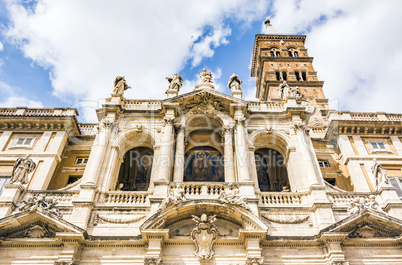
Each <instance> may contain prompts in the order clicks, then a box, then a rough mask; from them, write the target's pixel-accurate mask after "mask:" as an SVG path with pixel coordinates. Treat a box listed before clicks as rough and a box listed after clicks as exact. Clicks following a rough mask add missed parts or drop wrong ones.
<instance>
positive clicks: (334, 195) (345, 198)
mask: <svg viewBox="0 0 402 265" xmlns="http://www.w3.org/2000/svg"><path fill="white" fill-rule="evenodd" d="M372 194H373V193H369V192H353V193H352V192H345V193H340V192H327V197H328V199H329V201H330V202H332V203H333V204H334V207H347V206H348V205H349V203H350V202H351V201H352V200H354V199H355V198H365V199H368V198H369V196H370V195H372Z"/></svg>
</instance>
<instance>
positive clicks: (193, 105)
mask: <svg viewBox="0 0 402 265" xmlns="http://www.w3.org/2000/svg"><path fill="white" fill-rule="evenodd" d="M167 102H177V103H179V104H180V109H181V110H182V111H183V112H185V113H187V112H189V111H192V112H194V113H196V114H198V113H203V114H207V113H211V114H212V113H213V111H222V112H229V110H230V104H231V103H238V104H239V103H243V102H244V101H243V100H241V99H238V98H234V97H232V96H229V95H226V94H222V93H219V92H216V91H212V90H204V89H202V90H198V91H193V92H190V93H186V94H183V95H180V96H177V97H174V98H171V99H168V100H167Z"/></svg>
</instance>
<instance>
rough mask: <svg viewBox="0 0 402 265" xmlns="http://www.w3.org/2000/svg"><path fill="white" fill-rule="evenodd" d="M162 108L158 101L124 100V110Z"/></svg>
mask: <svg viewBox="0 0 402 265" xmlns="http://www.w3.org/2000/svg"><path fill="white" fill-rule="evenodd" d="M161 108H162V103H161V101H160V100H128V99H127V100H126V102H125V109H128V110H159V109H161Z"/></svg>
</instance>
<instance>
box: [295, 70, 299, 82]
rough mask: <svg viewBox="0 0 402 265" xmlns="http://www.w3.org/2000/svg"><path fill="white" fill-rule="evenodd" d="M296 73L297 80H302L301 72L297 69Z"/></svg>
mask: <svg viewBox="0 0 402 265" xmlns="http://www.w3.org/2000/svg"><path fill="white" fill-rule="evenodd" d="M295 75H296V80H297V81H300V73H299V72H297V71H296V72H295Z"/></svg>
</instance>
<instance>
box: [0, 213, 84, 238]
mask: <svg viewBox="0 0 402 265" xmlns="http://www.w3.org/2000/svg"><path fill="white" fill-rule="evenodd" d="M58 233H69V234H76V235H83V236H85V235H86V232H85V230H84V229H82V228H80V227H78V226H76V225H74V224H71V223H70V222H67V221H65V220H63V219H61V218H56V217H55V216H54V215H52V214H49V213H47V212H45V211H41V210H33V211H29V210H26V211H22V212H18V213H15V214H12V215H10V216H7V217H5V218H2V219H0V237H2V238H5V239H16V238H55V237H56V234H58Z"/></svg>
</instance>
